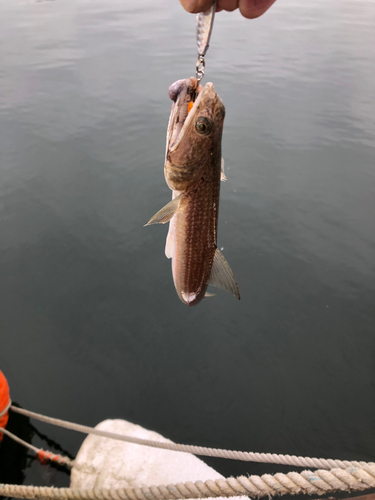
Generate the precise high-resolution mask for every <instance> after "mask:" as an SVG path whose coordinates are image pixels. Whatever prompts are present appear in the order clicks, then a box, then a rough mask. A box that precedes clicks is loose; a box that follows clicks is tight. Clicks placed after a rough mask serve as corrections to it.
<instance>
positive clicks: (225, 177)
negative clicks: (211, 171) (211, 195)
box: [220, 157, 227, 182]
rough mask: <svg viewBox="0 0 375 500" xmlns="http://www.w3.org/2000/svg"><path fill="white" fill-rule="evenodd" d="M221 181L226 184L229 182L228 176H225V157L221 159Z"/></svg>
mask: <svg viewBox="0 0 375 500" xmlns="http://www.w3.org/2000/svg"><path fill="white" fill-rule="evenodd" d="M220 180H221V181H224V182H225V181H226V180H227V176H226V175H225V174H224V158H223V157H222V158H221V175H220Z"/></svg>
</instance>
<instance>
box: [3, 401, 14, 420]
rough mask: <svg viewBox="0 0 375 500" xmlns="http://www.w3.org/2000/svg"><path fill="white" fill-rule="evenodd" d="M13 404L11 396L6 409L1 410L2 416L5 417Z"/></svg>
mask: <svg viewBox="0 0 375 500" xmlns="http://www.w3.org/2000/svg"><path fill="white" fill-rule="evenodd" d="M11 405H12V400H11V399H10V398H9V403H8V404H7V405H6V407H5V408H4V410H2V411H0V418H1V417H3V416H4V415H5V414H6V412H7V411H8V410H9V408H10V407H11Z"/></svg>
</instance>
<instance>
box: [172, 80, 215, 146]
mask: <svg viewBox="0 0 375 500" xmlns="http://www.w3.org/2000/svg"><path fill="white" fill-rule="evenodd" d="M212 91H214V92H215V89H214V86H213V84H212V83H206V85H205V86H204V87H203V88H202V86H201V85H199V84H198V82H197V80H196V79H195V78H193V77H191V78H188V79H187V80H179V81H178V82H175V83H174V84H172V85H171V86H170V87H169V95H170V97H171V99H172V100H174V101H175V102H174V103H173V105H172V111H171V116H170V119H169V124H168V132H167V148H166V153H168V152H170V153H171V152H173V151H175V149H176V148H177V147H178V145H179V144H180V143H181V141H182V139H183V137H184V136H185V133H186V130H187V129H188V128H189V124H190V123H191V122H192V121H194V118H195V117H196V115H197V114H198V108H199V107H200V106H199V105H200V103H201V102H202V100H204V99H205V97H206V96H207V95H208V94H210V93H212Z"/></svg>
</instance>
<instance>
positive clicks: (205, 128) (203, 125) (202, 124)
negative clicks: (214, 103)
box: [195, 116, 212, 135]
mask: <svg viewBox="0 0 375 500" xmlns="http://www.w3.org/2000/svg"><path fill="white" fill-rule="evenodd" d="M195 130H196V131H197V132H198V134H200V135H208V134H209V133H210V132H211V130H212V121H211V120H209V119H208V118H206V117H205V116H200V117H199V118H198V120H197V121H196V122H195Z"/></svg>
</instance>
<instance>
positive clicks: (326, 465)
mask: <svg viewBox="0 0 375 500" xmlns="http://www.w3.org/2000/svg"><path fill="white" fill-rule="evenodd" d="M10 409H11V410H12V411H14V412H16V413H21V414H22V415H26V416H27V417H30V418H35V419H37V420H40V421H41V422H46V423H48V424H52V425H57V426H59V427H63V428H65V429H70V430H74V431H77V432H82V433H84V434H95V435H96V436H102V437H106V438H110V439H117V440H120V441H126V442H128V443H134V444H140V445H144V446H150V447H153V448H162V449H164V450H173V451H181V452H185V453H192V454H194V455H201V456H206V457H219V458H227V459H231V460H241V461H244V462H261V463H273V464H283V465H293V466H296V467H312V468H318V469H327V470H329V469H333V468H340V469H346V468H347V467H356V468H358V467H365V466H366V465H368V464H367V463H366V462H356V461H352V462H351V461H348V460H333V459H330V458H328V459H325V458H309V457H297V456H295V455H278V454H275V453H253V452H248V451H233V450H223V449H219V448H207V447H202V446H194V445H187V444H176V443H164V442H160V441H152V440H149V439H141V438H136V437H133V436H125V435H122V434H116V433H114V432H107V431H102V430H99V429H94V428H93V427H88V426H86V425H80V424H75V423H73V422H67V421H66V420H60V419H57V418H52V417H47V416H45V415H41V414H39V413H34V412H32V411H29V410H24V409H23V408H18V407H16V406H13V405H12V406H11V407H10ZM370 465H373V464H372V462H371V463H370Z"/></svg>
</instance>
